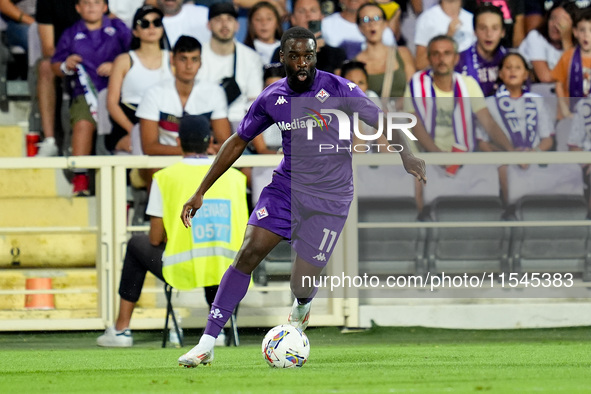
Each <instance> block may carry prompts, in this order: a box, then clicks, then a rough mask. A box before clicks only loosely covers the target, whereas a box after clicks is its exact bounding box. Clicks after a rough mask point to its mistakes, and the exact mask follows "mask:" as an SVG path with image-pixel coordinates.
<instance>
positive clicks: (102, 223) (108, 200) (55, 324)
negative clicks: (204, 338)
mask: <svg viewBox="0 0 591 394" xmlns="http://www.w3.org/2000/svg"><path fill="white" fill-rule="evenodd" d="M420 156H421V157H422V158H424V159H425V161H426V162H427V163H428V164H433V165H446V164H523V163H529V164H550V163H591V152H544V153H542V152H528V153H526V154H525V153H518V154H514V153H486V154H483V153H463V154H460V155H458V154H449V153H429V154H421V155H420ZM281 158H282V156H279V155H277V156H275V155H260V156H257V155H250V156H243V157H241V158H240V159H239V160H238V161H237V162H236V163H235V166H236V167H255V166H261V167H275V166H277V164H278V163H279V162H280V160H281ZM178 160H179V157H150V156H84V157H55V158H2V159H0V169H29V168H45V169H74V168H89V169H95V170H96V171H97V178H96V185H97V192H96V198H97V204H96V207H97V212H96V226H89V227H71V226H64V227H59V226H51V227H14V226H12V227H3V228H0V234H10V233H12V234H23V233H52V234H54V233H72V232H92V233H96V234H97V238H98V241H97V242H98V245H97V246H98V247H97V256H96V270H97V292H98V305H97V317H96V318H86V319H83V318H80V319H68V318H58V319H52V321H51V322H49V321H47V320H45V321H44V322H43V324H40V323H39V319H33V318H31V319H28V318H25V319H22V318H18V319H4V320H2V324H0V330H38V329H61V330H70V329H102V328H104V327H105V326H106V325H109V324H112V322H113V321H114V319H115V316H116V311H117V307H118V295H117V287H118V283H119V275H120V274H119V273H120V270H121V267H122V264H123V257H124V255H125V246H126V243H127V240H128V237H129V232H130V231H136V230H138V228H137V227H133V226H128V225H127V220H126V218H127V213H126V196H127V190H126V169H129V168H163V167H166V166H169V165H171V164H174V163H176V162H178ZM400 164H401V161H400V159H399V158H398V157H397V156H393V155H389V154H371V155H366V154H356V155H354V159H353V169H354V175H355V176H356V167H357V166H358V165H400ZM427 176H428V174H427ZM357 208H358V205H357V196H356V195H355V197H354V200H353V202H352V204H351V209H350V215H349V219H348V221H347V224H346V226H345V229H344V231H343V234H342V236H341V239H340V240H339V242H338V244H337V247H336V249H335V253H334V254H333V258H332V261H331V263H330V264H329V265H328V272H327V275H331V274H333V273H342V272H344V273H345V274H349V275H356V274H357V273H358V261H357V260H358V258H357V256H358V242H357V241H358V240H357V231H358V229H360V228H397V227H398V228H400V227H403V228H414V227H424V228H427V227H431V228H435V227H456V226H457V227H466V226H469V227H495V226H499V227H500V226H503V227H510V226H512V227H520V226H521V227H522V226H528V227H531V226H549V225H551V226H588V225H589V222H587V221H562V220H561V221H548V222H537V221H536V222H511V223H507V222H502V223H499V222H470V223H469V224H468V223H463V222H446V223H433V222H430V223H426V222H412V223H411V222H408V223H390V222H380V223H367V222H366V223H359V222H358V212H357ZM179 209H180V207H179ZM0 214H1V208H0ZM285 289H286V288H284V287H282V286H275V287H269V288H262V289H260V290H261V291H270V290H273V291H275V290H278V291H282V290H285ZM149 291H158V290H149ZM89 292H93V291H90V290H88V289H79V290H76V289H71V290H70V289H64V290H55V291H53V293H55V294H66V293H67V294H76V293H79V294H82V293H89ZM15 294H35V291H34V290H4V289H0V296H4V295H15ZM134 320H135V319H134ZM283 320H285V316H283V314H282V315H281V316H255V317H253V318H248V317H245V318H241V321H242V322H241V325H242V326H244V325H253V326H254V325H273V324H279V323H281V322H282V321H283ZM315 322H316V324H319V325H340V326H342V325H345V326H348V327H357V326H358V325H359V300H358V293H357V292H356V291H355V290H354V289H345V291H344V293H343V298H338V299H334V300H333V301H331V302H330V305H329V307H328V308H327V313H325V314H324V315H322V316H316V315H315ZM188 324H189V325H190V324H191V322H188ZM161 326H162V319H149V320H145V321H138V322H137V327H142V328H160V327H161Z"/></svg>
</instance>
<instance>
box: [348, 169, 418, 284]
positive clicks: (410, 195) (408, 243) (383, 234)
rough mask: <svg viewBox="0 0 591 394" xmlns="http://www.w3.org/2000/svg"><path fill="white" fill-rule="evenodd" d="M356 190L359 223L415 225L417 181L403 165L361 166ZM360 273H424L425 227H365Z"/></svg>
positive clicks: (360, 237) (360, 254)
mask: <svg viewBox="0 0 591 394" xmlns="http://www.w3.org/2000/svg"><path fill="white" fill-rule="evenodd" d="M357 175H358V177H357V180H356V186H355V189H356V190H357V195H358V221H359V222H360V223H363V222H414V221H416V220H417V206H416V202H415V198H414V194H415V185H414V178H413V177H411V176H409V175H408V174H407V173H406V171H405V170H404V168H403V167H401V166H359V167H358V168H357ZM358 237H359V274H363V273H367V274H370V275H390V274H418V275H422V274H425V269H426V265H425V259H424V253H425V239H426V230H425V229H423V228H387V229H383V228H362V229H359V231H358Z"/></svg>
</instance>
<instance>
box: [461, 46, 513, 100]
mask: <svg viewBox="0 0 591 394" xmlns="http://www.w3.org/2000/svg"><path fill="white" fill-rule="evenodd" d="M506 54H507V50H506V49H505V47H503V46H499V47H498V48H497V50H496V51H495V54H494V56H493V58H492V59H491V60H490V61H489V60H486V59H484V58H483V57H482V56H480V54H479V53H478V51H477V50H476V43H474V44H473V45H472V46H471V47H470V48H468V49H466V50H465V51H464V52H462V53H461V54H460V61H459V62H458V65H457V66H456V71H457V72H460V73H462V74H465V75H469V76H471V77H472V78H474V79H475V80H476V81H477V82H478V84H479V85H480V87H481V88H482V93H484V96H485V97H487V96H492V95H493V94H494V92H495V84H496V81H497V77H498V75H499V65H500V64H501V60H503V57H504V56H505V55H506Z"/></svg>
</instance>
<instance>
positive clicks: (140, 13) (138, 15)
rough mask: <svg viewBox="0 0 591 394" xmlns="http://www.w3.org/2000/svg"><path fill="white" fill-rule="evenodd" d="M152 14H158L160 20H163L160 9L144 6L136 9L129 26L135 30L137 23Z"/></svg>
mask: <svg viewBox="0 0 591 394" xmlns="http://www.w3.org/2000/svg"><path fill="white" fill-rule="evenodd" d="M152 12H153V13H156V14H158V15H159V16H160V18H164V14H163V13H162V11H161V10H160V8H156V7H153V6H151V5H145V6H143V7H140V8H138V9H137V11H136V12H135V15H134V16H133V25H131V27H132V29H135V27H136V26H137V22H138V21H139V20H141V19H143V18H144V16H146V15H148V14H151V13H152Z"/></svg>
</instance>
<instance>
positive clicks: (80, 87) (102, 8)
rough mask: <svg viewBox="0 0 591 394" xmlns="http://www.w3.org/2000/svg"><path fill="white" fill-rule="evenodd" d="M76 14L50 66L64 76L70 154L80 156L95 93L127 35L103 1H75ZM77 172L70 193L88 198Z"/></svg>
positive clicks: (85, 149) (88, 147)
mask: <svg viewBox="0 0 591 394" xmlns="http://www.w3.org/2000/svg"><path fill="white" fill-rule="evenodd" d="M76 11H78V13H79V14H80V17H81V18H82V19H81V20H80V21H78V22H76V23H75V24H74V25H73V26H71V27H70V28H69V29H67V30H66V31H65V32H64V33H63V34H62V36H61V38H60V40H59V41H58V44H57V48H56V51H55V54H54V55H53V57H52V59H51V63H52V68H53V71H54V72H55V74H56V75H58V76H61V77H63V76H67V77H68V82H69V83H70V86H71V89H72V93H71V97H72V101H71V105H70V123H71V126H72V155H74V156H81V155H89V154H91V152H92V145H93V136H94V132H95V130H96V127H97V115H98V104H99V102H98V93H99V92H100V91H101V90H103V89H105V88H106V87H107V84H108V82H109V75H111V68H112V66H113V63H112V62H113V60H115V58H116V57H117V56H118V55H119V54H121V53H123V52H126V51H127V50H129V45H130V43H131V32H130V31H129V29H128V28H127V26H125V24H124V23H123V22H122V21H121V20H119V19H110V18H109V17H107V16H106V15H105V12H107V4H106V2H105V0H78V1H77V3H76ZM78 171H79V172H78V173H76V175H75V176H74V179H73V186H74V194H76V195H88V194H89V188H88V186H89V185H88V174H87V171H86V170H78Z"/></svg>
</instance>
